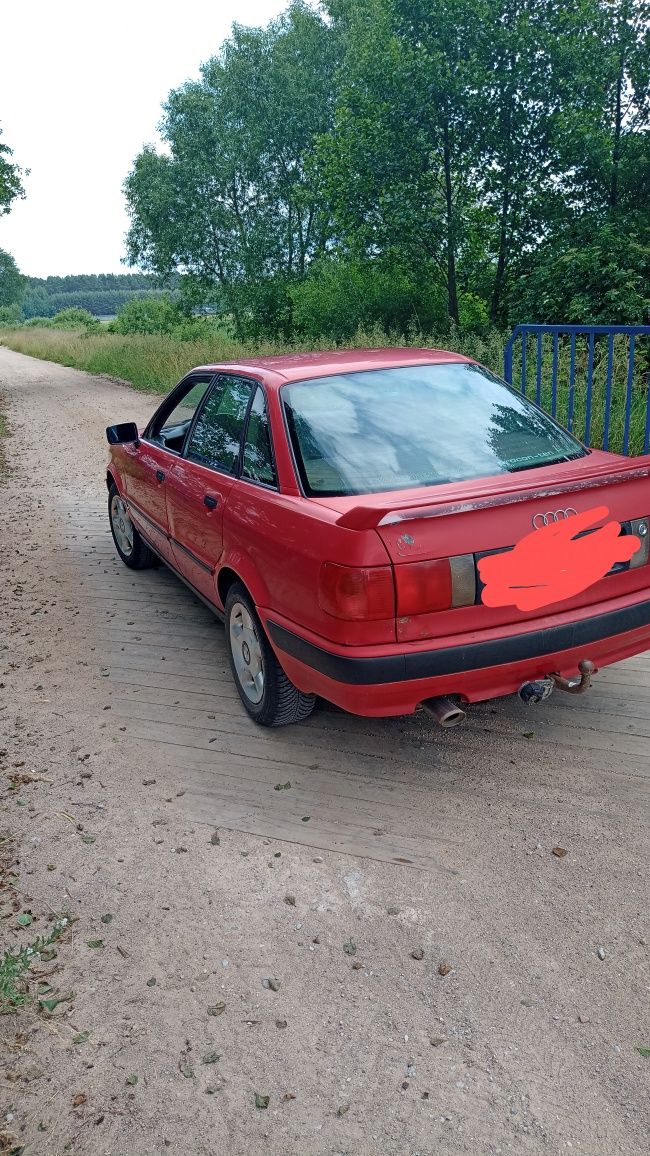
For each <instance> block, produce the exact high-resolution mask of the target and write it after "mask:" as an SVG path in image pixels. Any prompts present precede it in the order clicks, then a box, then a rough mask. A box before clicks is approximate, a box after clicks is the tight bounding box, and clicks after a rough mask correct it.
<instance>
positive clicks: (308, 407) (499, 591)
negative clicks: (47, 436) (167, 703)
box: [106, 349, 650, 726]
mask: <svg viewBox="0 0 650 1156" xmlns="http://www.w3.org/2000/svg"><path fill="white" fill-rule="evenodd" d="M107 437H108V441H109V443H110V445H111V457H110V462H109V465H108V472H107V478H106V480H107V485H108V491H109V501H108V506H109V517H110V524H111V530H112V532H113V537H114V540H115V544H116V546H117V549H118V551H119V554H120V557H121V558H122V560H123V561H124V562H125V564H126V565H127V566H131V567H133V568H134V569H138V568H141V567H144V566H149V565H151V564H154V563H155V562H156V561H157V560H158V559H162V561H164V562H165V563H166V564H167V565H168V566H170V567H171V569H172V570H174V572H175V573H176V574H178V576H179V577H180V578H182V579H183V581H185V582H186V583H187V584H188V585H189V586H190V587H191V588H192V590H194V591H195V593H197V594H198V595H199V597H200V598H202V599H203V600H204V601H205V602H206V603H207V604H208V605H209V606H210V607H211V609H213V610H214V611H215V613H216V614H218V615H219V616H220V617H222V618H223V619H224V620H225V628H226V642H227V645H228V650H229V654H230V661H231V665H232V672H233V676H234V679H235V683H236V686H237V689H238V691H239V695H240V697H241V700H242V702H243V704H244V706H245V708H246V710H247V711H248V713H249V714H250V715H251V717H252V718H253V719H255V720H256V721H257V722H258V723H262V724H264V725H266V726H280V725H283V724H285V723H290V722H295V721H297V720H299V719H304V718H306V717H307V716H308V715H309V713H310V712H311V710H312V709H313V706H314V702H315V699H316V696H318V695H320V696H321V697H323V698H325V699H327V700H329V701H330V702H332V703H336V704H337V705H338V706H340V707H342V708H344V709H345V710H347V711H351V712H353V713H355V714H360V715H399V714H408V713H410V712H412V711H414V710H416V709H417V708H418V707H419V706H424V707H426V708H428V709H429V710H430V711H432V712H433V713H434V715H435V716H436V717H437V718H438V720H439V721H441V722H442V723H443V724H444V725H453V724H454V723H455V722H458V721H460V719H462V718H463V717H464V711H463V706H464V705H465V704H467V703H468V702H469V703H471V702H477V701H480V700H483V699H489V698H494V697H497V696H501V695H508V694H512V693H514V692H519V694H520V696H521V697H522V698H523V699H524V701H529V702H535V701H539V700H540V699H541V698H544V697H546V695H547V694H548V693H550V691H551V690H552V689H553V687H554V686H559V687H561V688H563V689H565V690H566V689H571V690H577V689H583V688H584V687H585V686H586V685H587V684H588V682H589V678H590V675H591V672H592V670H593V669H594V668H597V667H602V666H606V665H607V664H609V663H612V662H616V661H618V660H620V659H623V658H627V657H628V656H629V655H632V654H636V653H639V652H640V651H643V650H645V649H647V648H650V566H649V565H648V554H649V545H650V533H649V517H648V516H649V515H650V456H649V457H639V458H626V457H621V456H619V455H617V454H611V453H604V452H602V451H600V450H589V449H587V448H585V447H584V446H583V445H582V444H581V443H580V442H578V441H577V440H576V439H575V438H574V437H573V436H572V435H571V434H569V433H567V432H566V431H565V430H564V429H563V428H562V427H561V426H559V425H558V424H557V423H556V422H555V421H553V420H552V419H551V418H550V417H548V416H547V415H546V414H545V413H543V412H542V411H541V410H540V409H538V408H537V407H536V406H535V405H533V404H532V403H531V402H530V401H528V400H527V399H526V398H524V397H522V396H521V394H519V393H517V392H515V391H514V390H512V389H511V388H510V387H509V386H508V385H506V384H505V382H503V381H502V380H501V379H500V378H498V377H497V376H495V375H494V374H493V373H491V372H490V371H489V370H487V369H485V368H483V367H482V366H480V365H478V364H477V363H476V362H473V361H471V360H469V359H468V358H466V357H461V356H460V355H458V354H455V353H445V352H443V351H441V350H435V349H388V350H357V351H347V350H346V351H337V352H333V353H332V352H330V353H314V354H308V353H306V354H290V355H287V356H283V357H268V358H263V359H260V360H252V361H248V362H246V363H245V364H223V365H211V366H202V367H200V368H198V369H194V370H192V372H191V373H189V374H188V375H187V377H185V378H184V379H183V381H181V382H180V384H179V385H177V386H176V388H175V389H174V390H172V392H171V393H170V395H169V396H168V397H167V398H166V400H165V401H164V402H163V403H162V405H161V406H160V408H159V409H158V410H157V411H156V413H155V414H154V416H153V417H152V419H151V421H150V422H149V424H148V425H147V426H146V428H145V429H144V430H142V431H141V432H139V431H138V429H137V427H136V426H135V424H134V423H127V424H124V425H116V426H110V427H109V428H108V430H107Z"/></svg>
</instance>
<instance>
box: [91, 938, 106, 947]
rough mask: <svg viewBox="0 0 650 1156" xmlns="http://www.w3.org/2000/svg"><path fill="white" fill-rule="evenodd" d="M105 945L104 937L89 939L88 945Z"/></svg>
mask: <svg viewBox="0 0 650 1156" xmlns="http://www.w3.org/2000/svg"><path fill="white" fill-rule="evenodd" d="M103 946H104V940H103V939H89V940H88V947H103Z"/></svg>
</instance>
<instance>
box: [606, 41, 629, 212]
mask: <svg viewBox="0 0 650 1156" xmlns="http://www.w3.org/2000/svg"><path fill="white" fill-rule="evenodd" d="M624 76H625V49H622V50H621V56H620V60H619V68H618V77H617V79H616V110H615V113H614V142H613V145H612V176H611V181H610V186H609V207H610V210H611V212H613V213H614V212H616V209H617V208H618V170H619V166H620V163H621V137H622V133H623V113H622V101H623V80H624Z"/></svg>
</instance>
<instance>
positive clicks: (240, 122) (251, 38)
mask: <svg viewBox="0 0 650 1156" xmlns="http://www.w3.org/2000/svg"><path fill="white" fill-rule="evenodd" d="M335 56H336V37H335V34H334V33H333V31H332V29H331V28H330V27H328V25H327V24H326V23H325V22H324V21H323V20H322V19H321V17H320V16H319V15H318V14H317V13H315V12H313V11H312V10H311V9H310V8H309V7H307V5H306V4H303V3H298V2H296V3H293V4H291V6H290V7H289V9H288V10H287V12H286V13H284V14H283V15H282V16H280V17H279V18H278V19H277V20H275V21H272V22H271V24H270V25H269V26H268V27H267V28H245V27H243V26H241V25H237V24H235V25H234V26H233V29H232V36H231V38H230V39H229V40H228V41H227V42H226V43H225V44H224V46H223V48H222V49H221V51H220V52H219V54H218V55H217V56H214V57H213V58H212V59H211V60H209V61H208V62H207V64H205V65H204V66H203V68H202V70H201V79H200V80H199V81H192V82H189V83H187V84H185V85H184V86H183V87H182V88H180V89H178V90H176V91H174V92H172V93H171V94H170V96H169V99H168V101H167V103H166V105H165V106H164V116H163V121H162V125H161V134H162V137H163V140H164V141H165V143H166V145H167V146H168V150H169V151H168V153H158V152H156V150H155V149H154V148H153V147H151V146H149V147H147V148H145V149H144V150H143V152H142V153H141V154H140V156H139V157H138V158H137V159H136V162H135V166H134V168H133V171H132V172H131V173H130V175H129V176H128V178H127V180H126V183H125V193H126V199H127V205H128V209H129V213H130V216H131V228H130V231H129V235H128V254H129V259H130V261H131V262H132V263H136V262H137V263H138V264H140V265H141V266H142V267H143V268H145V269H148V270H151V271H153V272H156V273H158V274H162V275H166V274H169V273H171V272H172V271H175V270H178V271H180V272H181V273H183V274H185V275H186V276H188V277H190V278H191V279H192V280H193V281H194V283H195V285H196V286H197V287H198V288H199V289H201V290H205V292H206V293H210V292H211V288H212V286H213V285H214V283H215V282H217V283H218V284H220V285H221V286H222V289H223V291H224V295H225V300H226V302H227V305H228V307H229V308H230V309H231V310H232V312H233V313H234V316H235V320H236V323H237V325H238V328H239V330H240V332H241V331H243V329H244V328H247V327H250V325H251V324H252V323H253V322H254V321H255V318H256V316H257V317H258V318H259V317H262V319H263V322H264V325H265V327H271V328H273V327H276V328H282V327H283V326H285V327H286V326H288V325H289V324H290V316H289V312H290V311H289V308H288V306H289V299H288V297H287V292H286V286H287V285H288V284H289V283H290V282H291V281H293V280H295V279H297V278H300V277H303V276H304V275H305V272H306V270H307V267H308V264H309V262H310V260H311V259H312V258H313V256H314V255H315V254H316V253H318V252H319V251H321V250H322V248H323V246H324V243H325V240H326V234H325V232H324V230H323V226H322V221H321V217H320V213H319V204H318V200H317V197H316V192H315V189H314V188H313V187H312V184H311V182H310V179H309V176H308V173H307V170H306V166H305V160H306V157H307V156H308V154H309V152H310V149H311V145H312V141H313V138H314V136H315V135H316V134H317V133H319V132H323V131H325V130H326V129H327V127H328V125H329V123H330V120H331V109H332V99H333V95H332V94H333V69H334V63H335Z"/></svg>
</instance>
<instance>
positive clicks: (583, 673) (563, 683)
mask: <svg viewBox="0 0 650 1156" xmlns="http://www.w3.org/2000/svg"><path fill="white" fill-rule="evenodd" d="M578 670H579V671H580V678H579V679H578V681H577V682H573V681H572V680H571V679H569V678H563V677H562V675H561V674H551V675H550V676H549V677H550V678H552V679H553V682H554V683H555V685H556V687H557V688H558V690H565V691H566V692H567V694H584V692H585V691H586V690H589V687H590V685H591V676H592V674H595V673H596V667H595V666H594V664H593V662H590V661H589V659H588V658H583V659H582V662H579V663H578Z"/></svg>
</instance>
